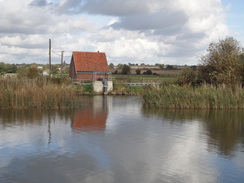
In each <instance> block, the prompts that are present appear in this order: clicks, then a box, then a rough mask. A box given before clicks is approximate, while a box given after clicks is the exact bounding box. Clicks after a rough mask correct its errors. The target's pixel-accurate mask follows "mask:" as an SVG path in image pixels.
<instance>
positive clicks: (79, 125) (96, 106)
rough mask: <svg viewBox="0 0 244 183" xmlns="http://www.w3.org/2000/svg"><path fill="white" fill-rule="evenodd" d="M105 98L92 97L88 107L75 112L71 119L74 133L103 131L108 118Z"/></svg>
mask: <svg viewBox="0 0 244 183" xmlns="http://www.w3.org/2000/svg"><path fill="white" fill-rule="evenodd" d="M107 101H108V100H107V97H106V96H103V97H101V96H94V97H93V98H92V100H91V102H90V104H89V105H86V106H85V107H83V108H81V109H79V110H76V111H75V113H74V116H73V118H72V125H71V126H72V129H73V130H74V132H82V131H89V130H105V128H106V120H107V116H108V104H107Z"/></svg>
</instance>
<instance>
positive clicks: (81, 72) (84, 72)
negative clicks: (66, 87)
mask: <svg viewBox="0 0 244 183" xmlns="http://www.w3.org/2000/svg"><path fill="white" fill-rule="evenodd" d="M76 73H77V74H111V72H96V71H77V72H76Z"/></svg>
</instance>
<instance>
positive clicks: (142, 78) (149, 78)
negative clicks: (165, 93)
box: [112, 74, 176, 83]
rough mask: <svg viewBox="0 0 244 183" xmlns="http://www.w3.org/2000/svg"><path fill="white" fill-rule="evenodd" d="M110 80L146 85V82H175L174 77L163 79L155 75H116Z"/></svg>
mask: <svg viewBox="0 0 244 183" xmlns="http://www.w3.org/2000/svg"><path fill="white" fill-rule="evenodd" d="M112 79H113V80H114V81H115V82H116V81H117V82H131V83H133V82H140V83H146V82H159V83H163V82H174V81H175V80H176V77H163V76H157V75H132V74H129V75H121V74H116V75H113V77H112Z"/></svg>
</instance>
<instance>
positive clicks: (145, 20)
mask: <svg viewBox="0 0 244 183" xmlns="http://www.w3.org/2000/svg"><path fill="white" fill-rule="evenodd" d="M243 10H244V1H243V0H204V1H203V0H173V1H172V0H150V1H148V0H127V1H125V0H21V1H20V0H0V17H1V18H0V62H4V63H15V64H21V63H27V64H30V63H39V64H48V61H49V59H48V48H49V39H51V42H52V44H51V47H52V52H51V53H52V63H53V64H58V63H60V61H61V57H60V55H61V51H64V60H65V62H66V63H70V59H71V55H72V51H86V52H97V51H100V52H105V53H106V56H107V60H108V63H113V64H115V65H116V64H119V63H122V64H128V63H134V64H136V63H138V64H141V63H144V64H156V63H160V64H165V65H171V64H172V65H175V64H177V65H196V64H200V61H199V58H200V57H201V55H203V54H206V50H207V48H208V45H209V44H210V43H211V42H218V41H219V40H221V39H224V38H226V36H232V37H234V38H235V39H236V40H238V41H239V42H240V45H241V46H242V47H244V21H243V19H244V11H243Z"/></svg>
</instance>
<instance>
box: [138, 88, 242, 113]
mask: <svg viewBox="0 0 244 183" xmlns="http://www.w3.org/2000/svg"><path fill="white" fill-rule="evenodd" d="M142 97H143V100H144V103H145V105H146V106H151V107H157V108H168V109H244V92H243V90H242V89H238V90H236V91H235V92H233V91H232V90H231V89H226V88H215V87H212V86H207V85H205V86H202V87H197V88H193V87H191V86H174V85H170V86H162V87H160V88H158V89H156V88H151V89H150V90H147V91H145V92H144V93H143V94H142Z"/></svg>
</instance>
